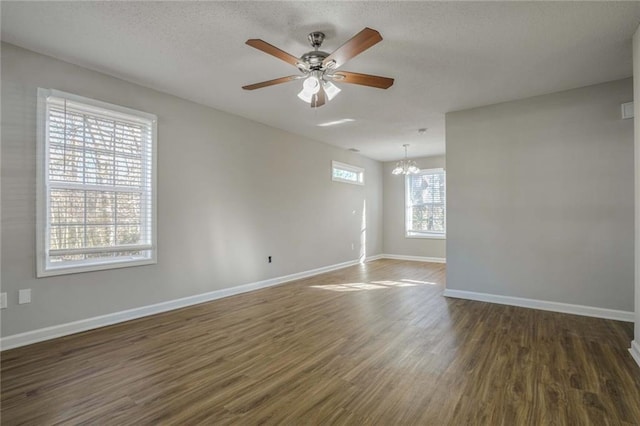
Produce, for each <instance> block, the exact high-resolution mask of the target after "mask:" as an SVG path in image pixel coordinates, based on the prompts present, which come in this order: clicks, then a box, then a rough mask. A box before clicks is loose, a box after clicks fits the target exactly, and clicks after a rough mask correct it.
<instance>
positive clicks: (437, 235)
mask: <svg viewBox="0 0 640 426" xmlns="http://www.w3.org/2000/svg"><path fill="white" fill-rule="evenodd" d="M440 172H441V173H443V174H444V193H445V198H444V199H445V207H444V232H412V231H409V207H411V206H410V205H409V198H410V197H409V182H410V179H411V175H406V176H405V179H404V236H405V238H427V239H435V240H445V239H446V238H447V195H446V194H447V175H446V173H445V170H444V169H443V168H436V169H422V170H420V172H419V173H418V174H419V175H422V174H431V173H440Z"/></svg>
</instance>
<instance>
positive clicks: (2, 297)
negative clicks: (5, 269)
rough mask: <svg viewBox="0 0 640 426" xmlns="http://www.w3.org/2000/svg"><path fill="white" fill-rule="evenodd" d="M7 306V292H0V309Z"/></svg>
mask: <svg viewBox="0 0 640 426" xmlns="http://www.w3.org/2000/svg"><path fill="white" fill-rule="evenodd" d="M6 307H7V293H0V309H4V308H6Z"/></svg>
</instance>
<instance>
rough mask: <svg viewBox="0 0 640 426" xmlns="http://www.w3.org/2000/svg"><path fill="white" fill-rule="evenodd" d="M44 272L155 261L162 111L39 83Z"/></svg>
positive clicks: (41, 256)
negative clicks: (156, 113)
mask: <svg viewBox="0 0 640 426" xmlns="http://www.w3.org/2000/svg"><path fill="white" fill-rule="evenodd" d="M38 120H39V121H38V161H39V164H38V166H39V167H38V220H37V222H38V230H37V232H38V235H37V238H38V241H37V243H38V244H37V250H38V253H37V255H38V256H37V258H38V276H47V275H57V274H67V273H73V272H84V271H92V270H98V269H108V268H118V267H125V266H134V265H143V264H149V263H155V261H156V247H155V240H156V238H155V233H156V230H155V210H156V208H155V206H156V200H155V155H156V117H155V116H154V115H151V114H147V113H144V112H140V111H135V110H131V109H128V108H124V107H120V106H116V105H111V104H107V103H104V102H99V101H94V100H91V99H87V98H83V97H80V96H75V95H71V94H68V93H64V92H59V91H56V90H46V89H38Z"/></svg>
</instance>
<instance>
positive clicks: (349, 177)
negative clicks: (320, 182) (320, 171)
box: [331, 161, 364, 185]
mask: <svg viewBox="0 0 640 426" xmlns="http://www.w3.org/2000/svg"><path fill="white" fill-rule="evenodd" d="M331 180H334V181H336V182H345V183H353V184H355V185H364V169H363V168H362V167H358V166H352V165H351V164H345V163H340V162H338V161H332V162H331Z"/></svg>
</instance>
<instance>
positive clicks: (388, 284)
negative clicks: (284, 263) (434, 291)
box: [311, 279, 438, 291]
mask: <svg viewBox="0 0 640 426" xmlns="http://www.w3.org/2000/svg"><path fill="white" fill-rule="evenodd" d="M418 285H438V284H437V283H433V282H429V281H418V280H409V279H402V280H399V281H389V280H385V281H371V282H370V283H342V284H325V285H312V286H311V287H313V288H319V289H322V290H331V291H362V290H380V289H385V288H395V287H416V286H418Z"/></svg>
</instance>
